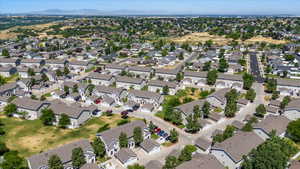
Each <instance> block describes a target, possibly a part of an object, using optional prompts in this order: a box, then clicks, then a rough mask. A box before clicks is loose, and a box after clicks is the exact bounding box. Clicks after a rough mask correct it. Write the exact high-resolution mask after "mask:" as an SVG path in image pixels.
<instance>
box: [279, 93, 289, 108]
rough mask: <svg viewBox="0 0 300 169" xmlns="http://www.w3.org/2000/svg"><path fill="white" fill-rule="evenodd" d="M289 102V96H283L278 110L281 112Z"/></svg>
mask: <svg viewBox="0 0 300 169" xmlns="http://www.w3.org/2000/svg"><path fill="white" fill-rule="evenodd" d="M290 101H291V98H290V96H285V97H284V98H283V99H282V102H281V103H280V109H281V110H284V109H285V107H286V106H287V105H288V104H289V103H290Z"/></svg>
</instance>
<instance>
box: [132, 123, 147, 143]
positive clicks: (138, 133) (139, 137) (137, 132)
mask: <svg viewBox="0 0 300 169" xmlns="http://www.w3.org/2000/svg"><path fill="white" fill-rule="evenodd" d="M133 140H134V142H135V144H136V145H137V146H139V145H140V144H141V143H142V142H143V140H144V137H143V131H142V128H141V127H135V128H134V129H133Z"/></svg>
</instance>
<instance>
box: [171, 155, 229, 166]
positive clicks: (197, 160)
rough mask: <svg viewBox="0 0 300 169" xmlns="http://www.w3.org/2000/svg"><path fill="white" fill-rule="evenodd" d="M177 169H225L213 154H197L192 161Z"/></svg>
mask: <svg viewBox="0 0 300 169" xmlns="http://www.w3.org/2000/svg"><path fill="white" fill-rule="evenodd" d="M176 169H225V167H224V166H223V165H222V164H221V163H220V162H219V161H218V160H217V159H216V157H214V156H213V155H211V154H195V155H193V157H192V160H190V161H187V162H183V163H182V164H180V165H179V166H177V167H176Z"/></svg>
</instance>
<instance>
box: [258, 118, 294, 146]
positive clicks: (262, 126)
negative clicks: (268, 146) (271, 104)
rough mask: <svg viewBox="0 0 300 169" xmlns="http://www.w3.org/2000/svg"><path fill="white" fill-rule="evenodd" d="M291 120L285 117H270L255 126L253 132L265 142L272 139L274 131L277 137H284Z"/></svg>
mask: <svg viewBox="0 0 300 169" xmlns="http://www.w3.org/2000/svg"><path fill="white" fill-rule="evenodd" d="M289 122H290V120H289V119H288V118H286V117H285V116H274V115H269V116H267V117H266V118H265V119H263V120H261V121H260V122H258V123H256V124H254V125H253V132H255V133H256V134H257V135H259V136H260V137H261V138H263V139H264V140H266V139H268V138H269V137H270V134H271V132H272V131H274V132H275V134H276V136H279V137H284V136H285V131H286V128H287V126H288V124H289Z"/></svg>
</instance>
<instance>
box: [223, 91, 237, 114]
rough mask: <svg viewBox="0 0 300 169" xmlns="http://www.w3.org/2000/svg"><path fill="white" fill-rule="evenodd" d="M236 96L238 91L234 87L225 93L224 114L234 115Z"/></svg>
mask: <svg viewBox="0 0 300 169" xmlns="http://www.w3.org/2000/svg"><path fill="white" fill-rule="evenodd" d="M237 97H238V93H237V91H236V90H235V89H232V90H230V91H229V92H228V93H226V106H225V111H224V114H225V116H226V117H234V116H235V113H236V112H237V103H236V101H237Z"/></svg>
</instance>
